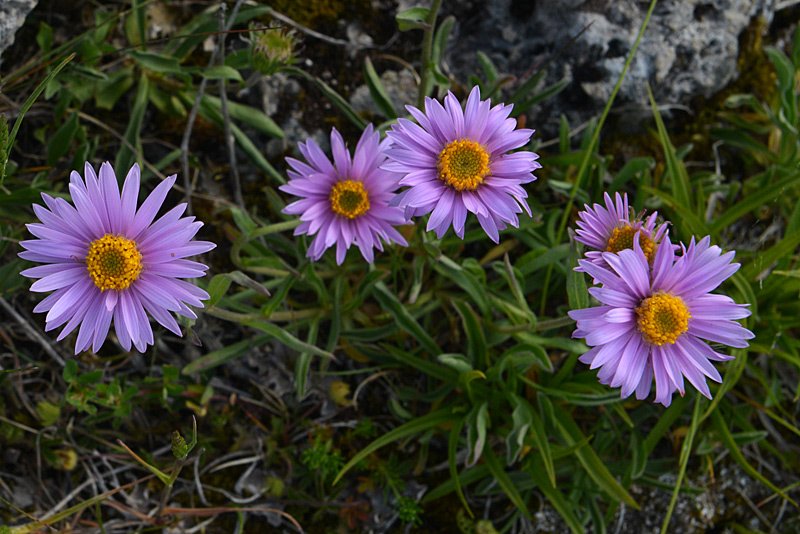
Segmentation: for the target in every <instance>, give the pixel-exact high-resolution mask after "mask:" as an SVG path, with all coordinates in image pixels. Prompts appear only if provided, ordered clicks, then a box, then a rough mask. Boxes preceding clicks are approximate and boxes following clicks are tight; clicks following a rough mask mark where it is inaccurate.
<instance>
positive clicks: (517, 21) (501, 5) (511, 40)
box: [446, 0, 775, 135]
mask: <svg viewBox="0 0 800 534" xmlns="http://www.w3.org/2000/svg"><path fill="white" fill-rule="evenodd" d="M460 3H461V4H463V5H462V6H461V7H467V8H468V7H470V5H469V4H470V2H469V0H461V2H460ZM649 4H650V2H647V1H637V0H586V1H584V0H555V1H554V0H541V1H535V2H534V1H533V0H495V1H492V2H485V3H479V4H477V3H476V4H472V6H473V7H472V9H468V10H467V9H462V11H461V13H462V14H463V12H464V11H468V12H470V13H471V16H470V17H467V18H464V17H463V16H457V19H458V21H457V25H456V27H455V28H454V33H453V34H452V38H451V40H450V44H449V47H448V50H447V55H446V57H447V60H448V64H449V65H450V67H451V69H452V70H453V71H454V73H455V75H456V78H457V79H461V80H463V79H466V77H467V76H468V75H469V74H471V73H477V72H479V70H480V69H479V66H478V62H477V58H476V55H475V52H476V51H477V50H480V51H483V52H484V53H486V54H487V55H488V56H489V57H490V58H491V59H492V61H494V62H495V64H496V65H497V67H498V70H500V72H505V73H510V74H513V75H515V76H518V77H519V76H524V75H525V74H526V73H528V72H529V71H535V70H536V69H537V68H538V66H539V65H542V64H543V63H544V62H546V61H547V60H548V59H550V58H552V57H553V56H554V55H555V54H556V53H558V51H559V50H561V49H562V48H563V47H567V48H566V49H565V50H564V52H563V53H562V54H561V55H560V56H559V57H557V58H556V59H555V61H553V63H552V64H551V65H550V66H549V67H548V69H547V70H548V77H547V81H546V83H547V84H550V83H554V82H556V81H558V80H561V79H565V78H566V79H567V80H569V81H570V83H569V85H568V86H567V88H566V90H565V91H563V92H562V93H561V94H560V95H558V96H557V97H556V98H555V99H551V100H548V101H546V102H545V103H544V104H543V105H540V106H538V107H534V108H532V109H531V110H529V113H528V114H529V115H530V118H531V119H532V120H531V121H529V123H528V124H529V125H533V126H534V127H536V128H538V129H542V128H544V129H545V130H546V132H548V133H549V134H551V135H552V134H553V133H554V132H557V128H558V121H559V117H560V115H561V114H562V113H564V114H565V115H566V116H567V118H568V120H569V122H570V125H571V126H572V127H575V126H577V125H578V124H580V123H583V122H584V121H586V120H587V119H589V118H590V117H592V116H596V115H598V114H599V113H600V112H601V110H602V109H603V106H604V105H605V104H606V102H607V101H608V98H609V97H610V95H611V92H612V90H613V88H614V85H615V84H616V81H617V78H618V77H619V75H620V73H621V72H622V69H623V67H624V64H625V61H626V58H627V55H628V53H629V52H630V50H631V47H632V46H633V43H634V41H635V40H636V36H637V34H638V32H639V28H640V27H641V25H642V22H643V21H644V18H645V16H646V14H647V9H648V8H649ZM475 6H477V7H475ZM458 9H459V8H458V7H455V10H456V11H458ZM774 11H775V0H702V1H701V0H691V1H690V0H662V1H661V2H659V3H658V5H657V7H656V10H655V12H654V13H653V15H652V17H651V19H650V22H649V24H648V27H647V30H646V31H645V34H644V37H643V38H642V40H641V42H640V45H639V49H638V51H637V52H636V56H635V57H634V59H633V62H632V64H631V67H630V69H629V71H628V73H627V75H626V79H625V81H624V82H623V84H622V86H621V87H620V91H619V94H618V95H617V100H616V106H620V105H627V106H626V107H627V108H629V109H630V108H633V109H634V110H636V109H637V108H638V116H639V117H640V118H641V117H644V116H650V114H651V112H650V111H649V109H648V108H649V101H648V97H647V85H646V84H647V83H649V84H650V87H651V88H652V90H653V93H654V95H655V98H656V101H657V102H658V103H659V104H662V103H663V104H668V105H675V104H687V103H689V101H690V100H691V99H692V98H694V97H697V96H700V95H702V96H709V95H712V94H714V93H715V92H717V91H719V90H720V89H722V88H724V87H725V86H726V85H727V84H728V83H729V82H730V81H731V80H733V79H735V77H736V76H737V70H736V61H737V57H738V55H739V41H738V39H739V36H740V34H741V33H742V31H743V30H744V29H745V28H746V27H747V26H748V25H749V24H750V23H751V21H753V19H754V18H755V17H757V16H760V17H762V18H763V19H764V20H765V22H766V23H769V22H770V21H771V20H772V17H773V15H774ZM582 30H584V31H583V33H582V34H581V31H582ZM579 34H580V36H579V37H578V38H577V39H576V41H575V42H574V43H572V44H571V45H569V46H567V45H568V43H569V41H570V39H572V38H574V37H575V36H577V35H579Z"/></svg>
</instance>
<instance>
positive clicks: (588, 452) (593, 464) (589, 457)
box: [552, 404, 641, 510]
mask: <svg viewBox="0 0 800 534" xmlns="http://www.w3.org/2000/svg"><path fill="white" fill-rule="evenodd" d="M552 406H553V412H554V413H555V422H556V426H557V427H558V430H559V432H560V434H561V437H562V438H563V439H564V441H566V442H567V445H573V444H575V443H577V442H579V441H582V440H583V439H585V436H584V435H583V432H581V429H580V428H578V425H577V424H575V421H573V420H572V417H571V416H570V415H569V414H568V413H567V412H566V411H565V410H564V409H563V408H561V407H560V406H559V405H558V404H553V405H552ZM575 456H577V457H578V461H579V462H580V463H581V465H582V466H583V468H584V469H585V470H586V472H587V473H588V474H589V476H590V477H591V479H592V480H594V482H595V483H596V484H597V485H598V486H600V488H601V489H602V490H603V491H605V492H606V494H607V495H608V496H609V497H611V498H612V499H614V500H615V501H621V502H624V503H625V504H627V505H628V506H630V507H632V508H635V509H636V510H640V509H641V508H640V506H639V504H638V503H637V502H636V501H635V500H634V499H633V497H631V496H630V494H629V493H628V492H627V491H626V490H625V488H623V487H622V486H620V484H619V482H617V479H616V478H615V477H614V475H612V474H611V472H609V470H608V468H607V467H606V464H605V463H604V462H603V461H602V460H601V459H600V458H599V457H598V456H597V453H596V452H594V449H593V448H592V447H591V445H586V446H584V447H581V448H580V449H577V450H576V451H575Z"/></svg>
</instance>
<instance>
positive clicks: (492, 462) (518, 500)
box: [483, 447, 532, 519]
mask: <svg viewBox="0 0 800 534" xmlns="http://www.w3.org/2000/svg"><path fill="white" fill-rule="evenodd" d="M483 458H484V460H486V467H488V468H489V472H490V473H492V475H493V476H494V478H495V480H497V483H498V484H500V487H501V488H503V491H505V492H506V495H508V498H509V499H510V500H511V502H512V503H513V504H514V506H516V507H517V509H518V510H519V511H521V512H522V514H523V515H524V516H525V517H527V518H528V519H532V517H531V512H530V510H528V506H527V504H526V503H525V501H524V500H523V499H522V495H520V494H519V491H517V488H516V486H514V483H513V482H511V479H510V478H508V473H506V472H505V470H504V469H503V466H502V465H501V464H500V460H498V458H497V456H495V455H494V452H492V449H491V447H488V448H487V449H486V450H485V451H484V453H483Z"/></svg>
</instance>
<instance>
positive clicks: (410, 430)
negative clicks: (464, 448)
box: [331, 408, 456, 486]
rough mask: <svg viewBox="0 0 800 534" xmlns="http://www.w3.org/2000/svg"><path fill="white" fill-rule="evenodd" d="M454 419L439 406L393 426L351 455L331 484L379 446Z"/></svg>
mask: <svg viewBox="0 0 800 534" xmlns="http://www.w3.org/2000/svg"><path fill="white" fill-rule="evenodd" d="M455 420H456V417H455V416H454V415H453V414H452V412H451V410H450V408H440V409H438V410H436V411H435V412H431V413H429V414H427V415H423V416H422V417H417V418H416V419H413V420H411V421H409V422H408V423H405V424H403V425H401V426H399V427H397V428H394V429H392V430H390V431H389V432H387V433H386V434H384V435H383V436H381V437H379V438H378V439H376V440H375V441H373V442H372V443H370V444H369V445H367V446H366V447H364V448H363V449H362V450H360V451H359V452H358V453H356V455H355V456H353V457H352V458H351V459H350V461H349V462H347V463H346V464H345V466H344V467H342V470H341V471H339V474H338V475H336V478H335V479H334V480H333V483H332V484H331V485H332V486H335V485H336V483H337V482H338V481H339V480H340V479H341V478H342V477H343V476H344V474H345V473H347V472H348V471H350V469H352V468H353V467H354V466H355V465H356V464H358V463H359V462H360V461H361V460H363V459H364V458H366V457H367V456H369V455H370V454H372V453H373V452H375V451H377V450H378V449H380V448H381V447H383V446H385V445H388V444H390V443H392V442H393V441H397V440H398V439H402V438H405V437H408V436H413V435H415V434H421V433H422V432H425V431H426V430H428V429H431V428H436V427H437V426H439V425H443V424H445V423H449V422H453V421H455Z"/></svg>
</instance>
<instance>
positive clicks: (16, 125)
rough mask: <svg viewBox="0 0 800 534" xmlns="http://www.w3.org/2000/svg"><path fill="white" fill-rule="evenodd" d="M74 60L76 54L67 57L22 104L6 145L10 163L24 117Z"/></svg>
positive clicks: (0, 183)
mask: <svg viewBox="0 0 800 534" xmlns="http://www.w3.org/2000/svg"><path fill="white" fill-rule="evenodd" d="M74 58H75V53H74V52H73V53H72V54H70V55H69V56H67V57H66V58H64V60H63V61H62V62H61V63H59V64H58V66H57V67H56V68H55V69H53V72H51V73H50V74H48V75H47V77H46V78H45V79H44V80H42V82H41V83H40V84H39V85H37V86H36V89H34V90H33V93H31V96H29V97H28V99H27V100H25V103H24V104H22V107H21V108H20V110H19V115H17V120H15V121H14V127H13V128H11V133H10V134H9V136H8V142H7V143H6V161H8V159H10V158H11V149H12V148H13V147H14V141H15V140H16V138H17V132H18V131H19V127H20V126H21V125H22V119H23V117H25V114H26V113H27V112H28V110H29V109H30V108H31V106H32V105H33V103H34V102H36V99H37V98H39V95H40V94H42V91H44V88H45V87H47V85H48V84H49V83H50V82H51V81H53V80H54V79H55V77H56V76H58V73H59V72H61V69H63V68H64V67H66V66H67V63H69V62H70V61H72V60H73V59H74ZM3 171H4V172H5V169H3ZM5 178H6V177H5V174H0V187H2V186H3V183H4V182H5Z"/></svg>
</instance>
